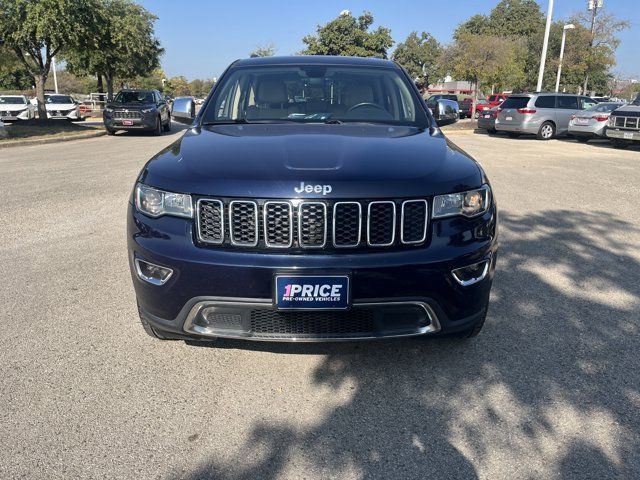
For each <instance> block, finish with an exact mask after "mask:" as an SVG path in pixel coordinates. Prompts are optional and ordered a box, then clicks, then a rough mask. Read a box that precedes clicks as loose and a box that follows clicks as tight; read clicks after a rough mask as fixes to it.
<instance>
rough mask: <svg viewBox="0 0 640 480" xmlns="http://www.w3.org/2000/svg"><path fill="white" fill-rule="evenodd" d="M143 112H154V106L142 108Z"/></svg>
mask: <svg viewBox="0 0 640 480" xmlns="http://www.w3.org/2000/svg"><path fill="white" fill-rule="evenodd" d="M140 111H141V112H142V113H151V112H153V108H143V109H142V110H140Z"/></svg>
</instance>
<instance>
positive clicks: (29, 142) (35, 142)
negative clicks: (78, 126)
mask: <svg viewBox="0 0 640 480" xmlns="http://www.w3.org/2000/svg"><path fill="white" fill-rule="evenodd" d="M96 130H97V131H95V132H86V133H81V134H78V135H65V136H63V137H55V138H33V139H26V140H15V141H8V142H0V149H2V148H12V147H24V146H28V145H44V144H47V143H58V142H68V141H70V140H82V139H85V138H95V137H101V136H103V135H106V134H107V132H106V131H104V130H98V129H96Z"/></svg>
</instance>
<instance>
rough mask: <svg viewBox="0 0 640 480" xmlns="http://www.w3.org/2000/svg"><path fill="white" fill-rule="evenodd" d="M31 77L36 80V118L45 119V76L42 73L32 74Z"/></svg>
mask: <svg viewBox="0 0 640 480" xmlns="http://www.w3.org/2000/svg"><path fill="white" fill-rule="evenodd" d="M33 79H34V80H35V82H36V98H37V99H38V118H39V119H40V120H46V119H47V109H46V107H45V104H44V83H45V82H46V81H47V78H46V77H45V76H43V75H34V77H33Z"/></svg>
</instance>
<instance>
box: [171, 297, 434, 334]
mask: <svg viewBox="0 0 640 480" xmlns="http://www.w3.org/2000/svg"><path fill="white" fill-rule="evenodd" d="M385 305H417V306H419V307H420V308H422V309H423V310H424V311H425V313H426V314H427V317H428V318H429V322H430V323H429V325H427V326H425V327H421V328H419V329H418V330H416V332H415V333H409V334H402V335H386V336H382V337H337V338H336V337H319V338H310V337H288V338H287V337H252V336H251V334H249V335H239V334H237V333H233V332H220V331H218V332H215V333H212V332H210V331H209V332H207V329H205V328H203V327H201V326H199V325H195V324H194V323H193V321H194V319H195V318H196V317H197V316H198V314H199V313H200V311H201V310H202V309H203V308H204V307H205V306H206V307H211V306H221V307H225V306H227V307H228V306H231V307H233V306H240V307H244V308H250V307H252V306H257V307H262V308H265V307H267V308H266V309H268V307H270V306H271V299H269V300H260V299H256V300H254V301H247V302H239V301H237V300H233V299H229V300H223V299H221V300H203V301H202V302H198V303H196V304H195V305H194V306H193V307H192V308H191V310H189V313H188V314H187V318H186V320H185V321H184V325H183V327H182V329H183V330H184V331H185V332H186V333H189V334H195V335H202V336H205V337H215V338H234V339H241V340H251V341H258V342H298V343H301V342H305V343H318V342H352V341H357V340H379V339H383V338H402V337H415V336H418V335H425V334H428V333H436V332H439V331H440V329H441V326H440V322H439V320H438V316H437V315H436V312H435V311H434V310H433V308H431V306H430V305H429V304H428V303H426V302H420V301H410V300H409V301H404V302H402V301H401V302H369V303H357V302H356V303H354V304H353V305H352V306H353V307H375V306H385Z"/></svg>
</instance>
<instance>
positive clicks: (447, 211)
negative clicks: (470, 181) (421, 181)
mask: <svg viewBox="0 0 640 480" xmlns="http://www.w3.org/2000/svg"><path fill="white" fill-rule="evenodd" d="M490 204H491V189H490V188H489V186H488V185H485V186H484V187H482V188H479V189H477V190H469V191H468V192H460V193H450V194H447V195H437V196H435V197H434V198H433V215H432V218H443V217H452V216H454V215H462V216H464V217H473V216H475V215H480V214H481V213H484V212H486V211H487V209H488V208H489V205H490Z"/></svg>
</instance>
